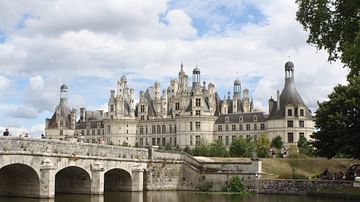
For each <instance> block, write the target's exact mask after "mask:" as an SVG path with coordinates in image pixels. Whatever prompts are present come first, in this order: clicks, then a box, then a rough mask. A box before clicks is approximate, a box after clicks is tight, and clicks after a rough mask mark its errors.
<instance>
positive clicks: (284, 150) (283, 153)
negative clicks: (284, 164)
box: [269, 147, 288, 158]
mask: <svg viewBox="0 0 360 202" xmlns="http://www.w3.org/2000/svg"><path fill="white" fill-rule="evenodd" d="M269 156H270V157H271V158H275V156H276V148H273V147H271V148H270V149H269ZM287 156H288V150H287V148H286V147H283V148H281V150H280V157H281V158H285V157H287Z"/></svg>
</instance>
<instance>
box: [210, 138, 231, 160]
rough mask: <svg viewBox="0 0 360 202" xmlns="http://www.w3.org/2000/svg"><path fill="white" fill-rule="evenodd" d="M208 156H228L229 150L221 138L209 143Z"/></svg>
mask: <svg viewBox="0 0 360 202" xmlns="http://www.w3.org/2000/svg"><path fill="white" fill-rule="evenodd" d="M209 156H218V157H227V156H229V151H228V150H227V149H226V147H225V145H224V144H223V142H222V141H221V140H217V141H215V142H213V143H211V144H210V148H209Z"/></svg>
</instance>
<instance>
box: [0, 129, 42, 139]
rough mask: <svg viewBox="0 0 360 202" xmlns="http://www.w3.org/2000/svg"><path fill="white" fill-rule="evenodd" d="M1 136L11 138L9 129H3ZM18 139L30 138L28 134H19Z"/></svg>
mask: <svg viewBox="0 0 360 202" xmlns="http://www.w3.org/2000/svg"><path fill="white" fill-rule="evenodd" d="M3 136H11V134H10V131H9V129H7V128H6V129H5V130H4V132H3ZM19 137H30V135H29V133H25V134H20V135H19ZM41 138H45V136H44V134H42V135H41Z"/></svg>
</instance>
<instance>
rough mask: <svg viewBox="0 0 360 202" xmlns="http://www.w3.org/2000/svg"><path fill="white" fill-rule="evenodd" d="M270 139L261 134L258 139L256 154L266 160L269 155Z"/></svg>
mask: <svg viewBox="0 0 360 202" xmlns="http://www.w3.org/2000/svg"><path fill="white" fill-rule="evenodd" d="M269 148H270V139H269V137H268V136H267V134H261V135H260V136H259V137H258V138H257V139H256V153H257V156H258V157H261V158H265V157H267V155H268V153H269Z"/></svg>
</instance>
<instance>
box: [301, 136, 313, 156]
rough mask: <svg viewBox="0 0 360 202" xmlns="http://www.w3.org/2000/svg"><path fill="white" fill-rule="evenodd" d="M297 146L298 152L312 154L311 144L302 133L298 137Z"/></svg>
mask: <svg viewBox="0 0 360 202" xmlns="http://www.w3.org/2000/svg"><path fill="white" fill-rule="evenodd" d="M297 147H298V149H299V153H300V154H305V155H312V154H313V148H312V146H311V144H310V143H309V141H307V139H306V138H305V137H304V136H303V135H301V136H300V137H299V141H298V143H297Z"/></svg>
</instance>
